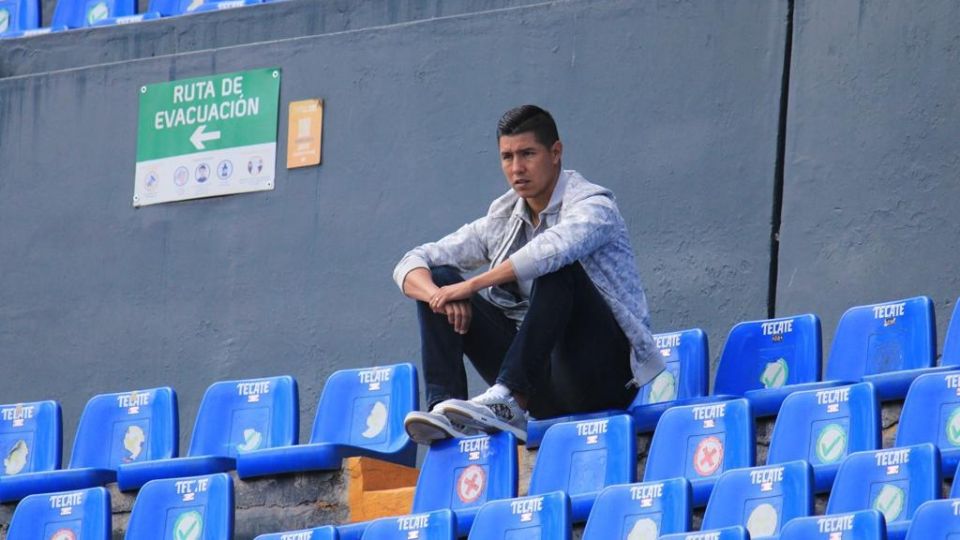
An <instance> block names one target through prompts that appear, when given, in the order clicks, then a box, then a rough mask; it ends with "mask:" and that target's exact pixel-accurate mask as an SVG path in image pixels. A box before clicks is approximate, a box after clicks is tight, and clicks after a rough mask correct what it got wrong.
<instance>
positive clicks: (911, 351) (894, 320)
mask: <svg viewBox="0 0 960 540" xmlns="http://www.w3.org/2000/svg"><path fill="white" fill-rule="evenodd" d="M936 349H937V336H936V324H935V323H934V313H933V302H932V301H931V300H930V299H929V298H927V297H926V296H917V297H915V298H908V299H906V300H899V301H895V302H887V303H883V304H874V305H870V306H858V307H853V308H850V309H848V310H847V312H846V313H844V314H843V317H841V318H840V322H839V323H837V331H836V333H835V334H834V337H833V346H832V347H831V348H830V359H829V363H828V364H827V373H826V376H825V377H824V378H825V379H827V380H835V381H860V380H863V381H868V382H872V383H873V384H874V386H876V388H877V395H878V396H879V397H880V401H887V400H891V399H903V396H905V395H906V393H907V389H908V388H909V387H910V383H911V382H912V381H913V379H915V378H917V377H918V376H920V375H922V374H924V373H929V372H931V371H943V370H946V369H951V368H949V367H940V368H935V367H934V362H935V360H936V356H937V350H936Z"/></svg>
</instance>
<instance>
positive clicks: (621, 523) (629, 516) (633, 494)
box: [583, 478, 693, 540]
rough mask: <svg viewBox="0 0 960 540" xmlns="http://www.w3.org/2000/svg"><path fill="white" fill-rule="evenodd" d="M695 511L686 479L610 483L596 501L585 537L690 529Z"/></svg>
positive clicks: (598, 538) (603, 538) (585, 539)
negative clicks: (621, 483)
mask: <svg viewBox="0 0 960 540" xmlns="http://www.w3.org/2000/svg"><path fill="white" fill-rule="evenodd" d="M692 510H693V494H692V493H691V491H690V482H688V481H687V480H686V479H685V478H671V479H669V480H664V481H662V482H646V483H641V484H623V485H617V486H610V487H608V488H606V489H604V490H603V491H602V492H600V495H599V496H598V497H597V500H596V502H595V503H593V510H591V511H590V517H589V518H588V519H587V527H586V529H584V531H583V540H610V539H612V538H618V539H622V538H628V539H634V538H641V539H643V538H650V539H654V538H659V537H660V535H661V534H670V533H677V532H684V531H688V530H690V516H691V511H692Z"/></svg>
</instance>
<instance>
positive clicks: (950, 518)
mask: <svg viewBox="0 0 960 540" xmlns="http://www.w3.org/2000/svg"><path fill="white" fill-rule="evenodd" d="M956 538H960V500H958V499H947V500H943V501H927V502H925V503H923V504H922V505H920V508H917V512H916V513H915V514H914V516H913V522H911V523H910V528H909V529H908V530H907V540H955V539H956Z"/></svg>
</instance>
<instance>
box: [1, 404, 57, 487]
mask: <svg viewBox="0 0 960 540" xmlns="http://www.w3.org/2000/svg"><path fill="white" fill-rule="evenodd" d="M62 425H63V423H62V420H61V417H60V404H59V403H57V402H56V401H36V402H33V403H18V404H11V405H0V456H3V468H2V469H0V476H7V475H12V474H21V473H31V472H40V471H52V470H55V469H59V468H60V452H61V447H62V444H63V442H62V441H63V431H62V430H63V428H62Z"/></svg>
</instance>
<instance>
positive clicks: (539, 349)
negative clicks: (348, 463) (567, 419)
mask: <svg viewBox="0 0 960 540" xmlns="http://www.w3.org/2000/svg"><path fill="white" fill-rule="evenodd" d="M431 273H432V275H433V281H434V283H436V284H437V285H438V286H443V285H450V284H453V283H457V282H460V281H463V277H462V276H461V275H460V274H459V273H458V272H457V271H456V270H455V269H454V268H451V267H449V266H441V267H437V268H432V269H431ZM470 303H471V306H472V308H473V319H472V321H471V323H470V328H469V330H468V331H467V333H466V334H465V335H460V334H457V333H456V332H455V331H454V330H453V326H452V325H451V324H450V323H449V322H448V321H447V317H446V315H439V314H436V313H434V312H433V311H431V310H430V306H429V305H428V304H427V303H425V302H419V301H418V302H417V315H418V319H419V322H420V339H421V347H422V349H421V357H422V372H423V377H424V380H425V382H426V391H427V403H428V404H429V406H430V408H432V407H433V406H434V405H436V404H437V403H439V402H441V401H443V400H445V399H450V398H457V399H467V398H468V396H467V376H466V370H465V368H464V364H463V357H464V355H466V356H467V357H468V358H469V359H470V361H471V362H472V363H473V365H474V367H475V368H476V369H477V372H479V373H480V375H481V376H482V377H483V379H484V380H485V381H486V382H487V384H490V385H493V384H494V383H497V382H499V383H500V384H503V385H504V386H506V387H507V388H510V389H511V390H512V391H514V392H519V393H521V394H524V395H526V396H527V399H528V408H529V412H530V415H531V416H533V417H535V418H546V417H551V416H560V415H565V414H573V413H581V412H592V411H598V410H603V409H623V408H626V407H627V406H628V405H629V404H630V402H631V401H632V400H633V398H634V397H635V396H636V393H637V390H636V389H635V388H627V383H628V382H629V381H630V380H631V378H632V374H631V371H630V342H629V340H628V339H627V337H626V336H625V335H624V333H623V330H621V329H620V325H619V324H617V321H616V319H615V318H614V317H613V313H612V312H611V311H610V307H609V306H608V305H607V303H606V301H605V300H604V299H603V296H602V295H601V294H600V292H599V291H597V289H596V287H594V285H593V283H592V282H591V281H590V278H589V276H587V273H586V272H585V271H584V270H583V267H582V266H581V265H580V263H578V262H575V263H573V264H571V265H569V266H565V267H563V268H561V269H559V270H557V271H556V272H553V273H551V274H546V275H543V276H540V277H539V278H537V279H536V280H534V282H533V288H532V291H531V294H530V307H529V309H528V311H527V314H526V315H525V317H524V319H523V322H522V323H521V324H520V326H519V328H518V327H517V325H516V322H514V321H513V320H511V319H509V318H507V316H506V315H504V313H503V311H501V310H500V309H499V308H498V307H497V306H495V305H493V304H491V303H490V302H488V301H487V300H486V299H484V298H483V297H481V296H480V295H474V296H473V297H472V298H471V299H470Z"/></svg>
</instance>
